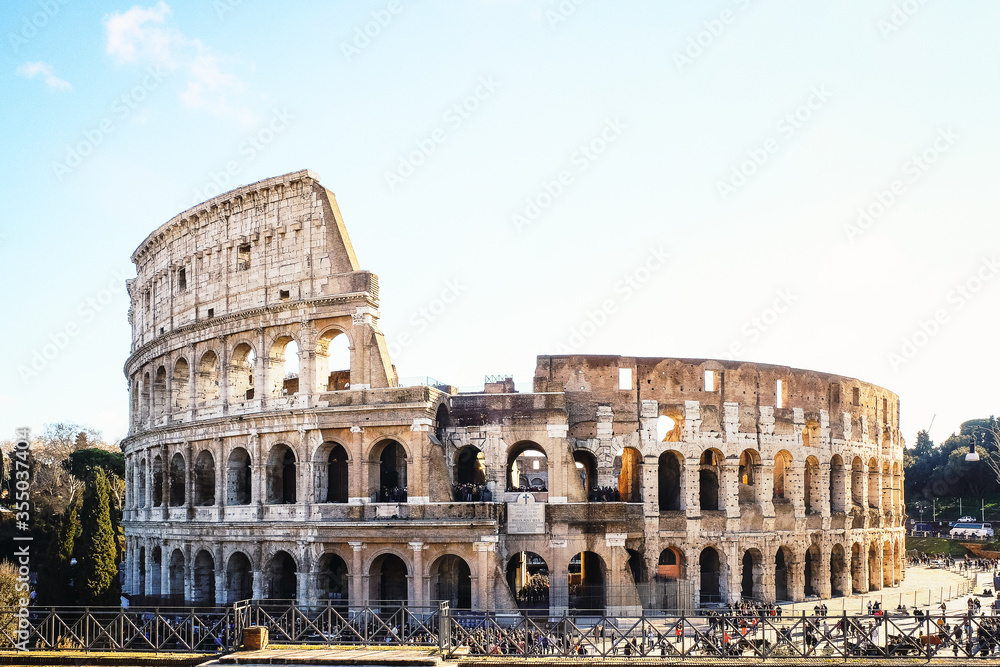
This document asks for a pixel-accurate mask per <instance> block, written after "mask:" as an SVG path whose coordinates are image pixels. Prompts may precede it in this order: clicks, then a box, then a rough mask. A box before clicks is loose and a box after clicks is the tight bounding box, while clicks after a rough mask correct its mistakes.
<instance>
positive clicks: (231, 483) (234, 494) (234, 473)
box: [226, 447, 253, 505]
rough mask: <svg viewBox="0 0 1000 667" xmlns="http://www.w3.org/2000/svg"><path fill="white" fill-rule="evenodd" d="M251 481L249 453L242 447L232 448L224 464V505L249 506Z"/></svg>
mask: <svg viewBox="0 0 1000 667" xmlns="http://www.w3.org/2000/svg"><path fill="white" fill-rule="evenodd" d="M251 480H252V473H251V470H250V453H249V452H247V450H246V449H244V448H243V447H234V448H233V451H231V452H229V461H228V462H227V463H226V504H227V505H249V504H250V501H251V498H250V495H251V490H252V487H253V484H252V481H251Z"/></svg>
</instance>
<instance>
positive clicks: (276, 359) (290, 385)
mask: <svg viewBox="0 0 1000 667" xmlns="http://www.w3.org/2000/svg"><path fill="white" fill-rule="evenodd" d="M269 364H270V368H271V382H270V385H271V386H270V388H269V391H268V394H269V395H271V396H292V395H294V394H297V393H298V391H299V344H298V343H297V342H295V339H294V338H292V337H291V336H280V337H278V338H277V339H275V341H274V343H273V344H272V345H271V355H270V360H269Z"/></svg>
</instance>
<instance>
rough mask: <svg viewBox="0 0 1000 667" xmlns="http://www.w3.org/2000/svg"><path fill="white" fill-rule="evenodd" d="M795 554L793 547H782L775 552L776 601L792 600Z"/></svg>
mask: <svg viewBox="0 0 1000 667" xmlns="http://www.w3.org/2000/svg"><path fill="white" fill-rule="evenodd" d="M794 563H795V553H794V552H793V551H792V549H791V547H787V546H785V545H781V546H780V547H778V549H777V551H775V552H774V597H775V599H776V600H791V599H792V566H793V564H794Z"/></svg>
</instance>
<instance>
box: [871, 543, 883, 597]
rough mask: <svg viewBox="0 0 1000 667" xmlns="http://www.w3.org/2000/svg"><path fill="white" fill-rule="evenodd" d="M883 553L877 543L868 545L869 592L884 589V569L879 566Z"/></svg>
mask: <svg viewBox="0 0 1000 667" xmlns="http://www.w3.org/2000/svg"><path fill="white" fill-rule="evenodd" d="M881 553H882V549H881V547H880V545H879V544H878V543H877V542H872V543H871V544H869V545H868V590H870V591H878V590H881V589H882V568H881V567H879V564H878V557H879V555H880V554H881Z"/></svg>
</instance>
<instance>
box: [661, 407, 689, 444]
mask: <svg viewBox="0 0 1000 667" xmlns="http://www.w3.org/2000/svg"><path fill="white" fill-rule="evenodd" d="M683 425H684V418H683V417H681V416H680V415H679V414H677V413H675V412H671V411H667V412H663V413H661V414H660V416H659V417H657V418H656V439H657V441H659V442H680V441H681V435H682V430H683Z"/></svg>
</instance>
